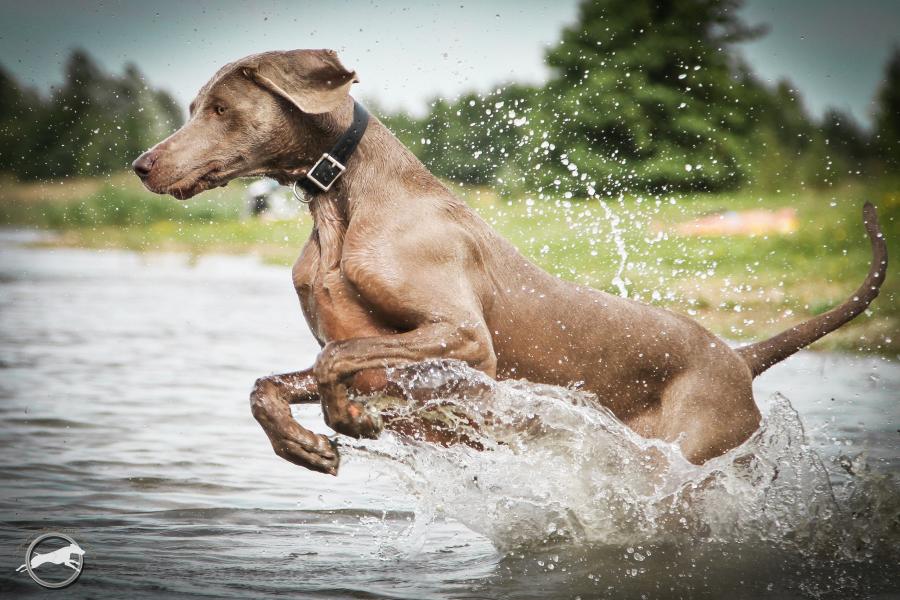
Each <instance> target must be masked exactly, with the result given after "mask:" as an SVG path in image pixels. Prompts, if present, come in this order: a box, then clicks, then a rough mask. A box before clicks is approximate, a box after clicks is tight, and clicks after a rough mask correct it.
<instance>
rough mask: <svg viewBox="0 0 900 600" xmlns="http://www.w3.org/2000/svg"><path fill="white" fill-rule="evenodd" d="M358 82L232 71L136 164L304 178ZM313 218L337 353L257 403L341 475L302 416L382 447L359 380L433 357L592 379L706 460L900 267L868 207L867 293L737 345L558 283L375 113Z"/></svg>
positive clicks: (153, 170)
mask: <svg viewBox="0 0 900 600" xmlns="http://www.w3.org/2000/svg"><path fill="white" fill-rule="evenodd" d="M355 81H356V74H355V73H353V72H351V71H348V70H347V69H346V68H344V66H343V65H341V63H340V61H339V60H338V58H337V55H336V54H335V53H334V52H332V51H328V50H295V51H290V52H266V53H263V54H257V55H253V56H249V57H247V58H244V59H242V60H239V61H237V62H234V63H231V64H229V65H226V66H225V67H223V68H222V69H221V70H220V71H219V72H218V73H216V75H215V76H214V77H213V78H212V80H210V81H209V83H207V84H206V85H205V86H204V87H203V89H201V90H200V93H199V94H198V95H197V98H196V99H195V100H194V101H193V102H192V103H191V114H190V119H189V120H188V122H187V123H186V124H185V125H184V127H182V128H181V129H180V130H178V131H177V132H175V133H174V134H172V135H171V136H170V137H169V138H167V139H166V140H164V141H162V142H160V143H159V144H157V145H156V146H155V147H154V148H152V149H151V150H149V151H148V152H146V153H144V154H143V155H142V156H141V157H140V158H138V159H137V160H136V161H135V163H134V170H135V171H136V172H137V173H138V175H139V176H140V177H141V179H142V180H143V182H144V184H145V185H146V186H147V188H148V189H150V190H151V191H153V192H156V193H161V194H171V195H173V196H175V197H177V198H181V199H184V198H189V197H191V196H193V195H195V194H198V193H199V192H202V191H203V190H206V189H209V188H211V187H214V186H221V185H225V184H226V183H227V182H228V181H230V180H231V179H234V178H236V177H243V176H252V175H268V176H270V177H274V178H275V179H277V180H278V181H280V182H281V183H284V184H289V183H292V182H294V181H296V180H298V179H300V178H301V177H303V176H304V175H305V174H306V172H307V170H308V169H310V168H311V166H312V165H313V164H314V163H315V162H316V160H318V158H319V157H320V156H321V155H322V153H323V152H325V151H326V150H328V149H329V148H330V147H331V145H332V144H333V143H334V141H335V140H336V139H337V138H338V137H339V136H340V135H341V134H342V133H343V132H344V131H345V130H346V129H347V128H348V126H349V124H350V121H351V114H352V106H353V101H352V99H351V98H350V96H349V90H350V86H351V85H352V84H353V83H354V82H355ZM310 210H311V212H312V215H313V220H314V223H315V227H314V229H313V231H312V234H311V235H310V238H309V240H308V241H307V243H306V245H305V246H304V248H303V251H302V253H301V255H300V258H299V259H298V260H297V262H296V264H295V265H294V268H293V278H294V286H295V287H296V290H297V294H298V296H299V297H300V303H301V306H302V308H303V314H304V315H305V317H306V320H307V322H308V323H309V326H310V328H311V329H312V332H313V334H314V335H315V336H316V338H317V339H318V340H319V343H320V344H322V346H323V350H322V352H321V354H320V355H319V357H318V359H317V360H316V364H315V366H314V367H313V368H312V369H307V370H305V371H299V372H296V373H289V374H285V375H277V376H272V377H264V378H261V379H259V380H258V381H257V382H256V386H255V389H254V390H253V393H252V395H251V403H252V409H253V414H254V415H255V416H256V418H257V419H258V420H259V422H260V424H261V425H262V426H263V428H264V429H265V431H266V433H267V434H268V436H269V439H270V440H271V442H272V446H273V448H274V449H275V452H276V453H277V454H278V455H279V456H281V457H282V458H285V459H287V460H289V461H291V462H293V463H296V464H298V465H301V466H304V467H307V468H309V469H313V470H317V471H322V472H326V473H332V474H334V473H336V472H337V468H338V462H339V457H338V454H337V451H336V449H335V448H334V447H333V446H332V445H331V444H330V443H329V441H328V439H327V438H326V437H325V436H324V435H320V434H314V433H312V432H310V431H308V430H306V429H304V428H302V427H301V426H300V425H299V424H298V423H297V422H296V421H295V420H294V419H293V418H292V417H291V412H290V406H289V405H290V404H292V403H301V402H316V401H321V403H322V409H323V413H324V416H325V419H326V422H327V423H328V424H329V426H330V427H332V428H333V429H335V430H336V431H338V432H340V433H343V434H346V435H351V436H356V437H360V436H367V437H373V436H377V435H378V433H379V432H380V430H381V428H382V426H383V424H382V421H381V419H380V417H379V416H378V415H375V414H371V413H370V412H368V411H367V410H366V409H365V407H364V405H362V404H361V403H358V402H357V401H355V400H352V399H350V398H349V397H348V394H347V389H348V386H349V387H350V389H352V390H358V391H362V392H371V391H377V390H379V389H381V388H384V387H385V386H386V385H387V378H386V375H385V370H386V369H387V368H391V367H398V366H404V365H410V364H413V363H417V362H419V361H423V360H427V359H435V358H451V359H458V360H462V361H465V362H466V363H468V364H469V365H471V366H472V367H474V368H476V369H480V370H482V371H484V372H485V373H487V374H489V375H491V376H494V377H499V378H511V377H515V378H526V379H529V380H532V381H535V382H541V383H549V384H557V385H569V384H572V383H573V382H582V384H583V388H584V389H586V390H588V391H591V392H594V393H595V394H597V396H598V397H599V398H600V400H601V402H603V403H604V404H606V405H607V406H609V408H610V409H611V410H612V411H613V412H614V413H615V414H616V416H617V417H618V418H620V419H621V420H622V421H623V422H625V423H626V424H628V425H629V426H630V427H632V428H633V429H634V430H635V431H637V432H638V433H640V434H641V435H644V436H648V437H655V438H662V439H664V440H675V439H676V438H679V437H680V440H681V448H682V450H683V452H684V455H685V456H686V457H687V458H688V459H689V460H691V461H693V462H695V463H701V462H704V461H706V460H708V459H710V458H712V457H715V456H718V455H720V454H722V453H724V452H726V451H728V450H730V449H732V448H734V447H736V446H737V445H739V444H740V443H741V442H743V441H744V440H746V439H747V438H748V437H749V436H750V435H751V434H752V433H753V432H754V431H755V430H756V429H757V427H758V425H759V419H760V413H759V411H758V410H757V407H756V405H755V403H754V400H753V394H752V389H751V381H752V379H753V377H754V376H756V375H759V374H760V373H762V372H763V371H765V370H766V369H767V368H768V367H770V366H772V365H773V364H775V363H777V362H778V361H780V360H783V359H784V358H786V357H787V356H790V355H791V354H793V353H794V352H796V351H797V350H799V349H800V348H802V347H804V346H806V345H808V344H810V343H812V342H813V341H815V340H816V339H818V338H820V337H822V336H823V335H825V334H826V333H828V332H830V331H833V330H835V329H837V328H838V327H840V326H841V325H843V324H844V323H846V322H847V321H849V320H850V319H852V318H853V317H855V316H856V315H858V314H859V313H860V312H862V311H863V310H864V309H865V308H866V306H868V305H869V303H870V302H872V300H873V299H874V298H875V297H876V296H877V294H878V289H879V287H880V285H881V283H882V281H883V279H884V275H885V270H886V267H887V251H886V246H885V243H884V240H883V239H882V235H881V232H880V231H879V228H878V223H877V220H876V215H875V210H874V208H873V207H872V206H871V205H869V204H866V206H865V208H864V210H863V215H864V219H865V226H866V230H867V232H868V234H869V238H870V240H871V244H872V251H873V254H874V259H873V262H872V266H871V269H870V271H869V274H868V277H866V280H865V282H864V283H863V285H862V287H860V288H859V290H857V291H856V293H855V294H854V295H853V296H852V297H851V298H850V299H848V300H847V301H846V302H845V303H844V304H842V305H840V306H838V307H837V308H835V309H833V310H831V311H829V312H827V313H824V314H822V315H819V316H817V317H815V318H813V319H810V320H809V321H807V322H805V323H802V324H800V325H798V326H796V327H794V328H792V329H790V330H788V331H785V332H784V333H782V334H780V335H777V336H775V337H774V338H772V339H770V340H766V341H764V342H760V343H757V344H752V345H750V346H745V347H743V348H738V349H737V350H733V349H731V348H729V347H728V345H727V344H726V343H724V342H723V341H721V340H720V339H719V338H717V337H716V336H714V335H713V334H711V333H710V332H708V331H707V330H705V329H704V328H703V327H701V326H700V325H699V324H697V323H696V322H694V321H692V320H691V319H688V318H687V317H684V316H681V315H678V314H674V313H672V312H669V311H667V310H663V309H660V308H655V307H652V306H646V305H643V304H640V303H637V302H634V301H631V300H627V299H623V298H619V297H617V296H612V295H610V294H606V293H603V292H598V291H595V290H592V289H588V288H586V287H581V286H577V285H574V284H572V283H568V282H565V281H562V280H560V279H557V278H556V277H553V276H551V275H549V274H547V273H545V272H544V271H542V270H541V269H539V268H538V267H537V266H535V265H534V264H532V263H531V262H530V261H529V260H528V259H526V258H525V257H523V256H522V255H521V254H519V252H517V251H516V249H515V248H513V247H512V245H510V244H509V243H508V242H506V241H505V240H504V239H503V238H501V237H500V236H499V235H498V234H497V233H496V232H494V231H493V230H492V229H491V228H490V226H488V225H487V224H486V223H485V222H484V221H483V220H482V219H481V218H479V217H478V216H477V215H476V214H475V213H474V212H473V211H472V210H470V209H469V208H468V207H467V206H466V204H465V203H463V202H461V201H460V200H458V199H457V198H456V197H454V196H453V194H452V193H451V192H450V191H449V190H447V188H445V187H444V186H443V185H442V184H441V183H440V182H439V181H438V180H437V179H436V178H435V177H434V176H433V175H431V173H429V172H428V171H427V170H426V169H425V167H424V166H423V165H422V164H421V163H420V162H419V161H418V160H417V159H416V158H415V157H414V156H413V155H412V154H411V153H410V152H409V150H407V149H406V148H405V147H404V146H403V145H402V144H400V142H398V141H397V139H396V138H395V137H394V136H393V135H391V133H390V132H389V131H388V130H387V129H386V128H385V127H384V126H382V125H381V123H379V122H378V121H377V120H376V119H374V118H372V119H371V120H370V121H369V124H368V129H367V130H366V131H365V135H364V136H363V138H362V140H361V142H360V145H359V147H358V148H357V150H356V153H355V154H354V155H353V156H352V158H351V159H350V161H349V164H348V165H347V170H346V172H345V173H344V175H343V177H341V178H340V179H338V180H337V182H336V183H335V185H334V186H333V187H332V188H331V189H330V190H329V191H327V192H324V193H321V194H317V195H315V196H314V198H313V199H312V202H311V204H310ZM389 425H390V424H389Z"/></svg>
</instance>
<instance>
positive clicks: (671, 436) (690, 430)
mask: <svg viewBox="0 0 900 600" xmlns="http://www.w3.org/2000/svg"><path fill="white" fill-rule="evenodd" d="M737 366H738V367H741V368H734V369H731V370H724V369H723V370H720V371H719V372H718V373H715V374H712V373H707V372H704V371H700V370H696V371H688V372H685V373H683V374H682V375H681V376H679V378H678V379H677V380H676V381H674V382H673V383H672V385H671V386H670V387H669V389H667V390H666V392H665V393H664V398H663V410H662V416H663V420H664V423H665V424H664V426H663V430H662V431H660V432H659V434H660V435H659V437H662V438H663V439H666V440H669V441H674V440H676V439H679V438H680V439H681V451H682V453H683V454H684V457H685V458H687V459H688V460H689V461H691V462H692V463H694V464H703V463H705V462H706V461H708V460H709V459H711V458H715V457H717V456H721V455H722V454H725V453H726V452H728V451H729V450H732V449H734V448H736V447H738V446H740V445H741V444H742V443H744V442H745V441H746V440H747V438H749V437H750V436H751V435H753V433H754V432H755V431H756V430H757V429H758V428H759V422H760V413H759V409H758V408H757V407H756V403H755V402H754V400H753V389H752V384H751V377H750V373H749V372H747V369H746V368H744V367H743V365H737Z"/></svg>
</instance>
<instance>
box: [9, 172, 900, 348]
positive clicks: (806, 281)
mask: <svg viewBox="0 0 900 600" xmlns="http://www.w3.org/2000/svg"><path fill="white" fill-rule="evenodd" d="M243 189H244V188H243V185H242V184H240V183H232V184H231V185H229V186H228V187H227V188H224V189H220V190H214V191H210V192H206V193H204V194H203V195H201V196H200V197H198V198H194V199H192V200H189V201H187V202H186V203H181V202H179V201H177V200H173V199H171V198H168V197H160V196H155V195H153V194H150V193H148V192H146V191H144V190H143V189H142V188H141V187H140V185H139V184H138V182H137V181H136V179H135V178H132V177H114V178H110V179H107V180H104V181H95V180H87V181H80V182H71V183H69V184H66V185H63V186H59V185H55V184H41V185H38V186H34V185H32V186H25V185H21V184H16V183H13V182H0V223H3V224H6V225H17V226H28V227H38V228H42V229H48V230H53V231H55V232H57V233H58V234H59V235H58V237H57V238H56V241H55V242H54V243H58V244H63V245H73V246H83V247H120V248H130V249H134V250H139V251H168V250H176V251H186V252H191V253H194V254H201V253H206V252H232V253H246V252H253V253H256V254H258V255H260V256H262V257H263V258H264V259H265V260H266V261H269V262H273V263H277V264H284V265H288V264H290V263H291V262H293V260H294V259H295V258H296V256H297V254H298V253H299V250H300V247H301V246H302V244H303V242H304V240H305V239H306V237H307V235H308V234H309V231H310V228H311V226H312V223H311V220H310V218H309V216H308V215H307V214H306V213H305V212H304V213H303V214H302V215H301V216H300V217H299V218H297V219H296V220H293V221H289V222H265V221H257V220H241V219H240V218H239V215H240V208H241V202H242V197H243ZM455 189H456V191H457V192H458V193H459V194H460V195H461V196H462V197H464V198H465V199H466V201H467V202H469V204H470V205H471V206H473V207H474V208H475V209H476V210H477V211H478V212H479V213H480V214H481V215H482V216H483V217H484V218H485V219H486V220H487V221H488V222H489V223H491V224H492V225H493V226H494V227H495V228H496V229H497V230H498V231H499V232H500V233H501V234H502V235H504V236H505V237H506V238H507V239H509V240H510V241H511V242H512V243H513V244H515V245H516V246H517V247H518V248H519V249H520V250H521V251H522V252H523V253H524V254H525V255H527V256H529V257H530V258H532V259H533V260H535V261H536V262H537V263H538V264H540V265H541V266H542V267H544V268H545V269H547V270H548V271H550V272H552V273H554V274H556V275H559V276H560V277H564V278H567V279H571V280H574V281H578V282H580V283H584V284H587V285H592V286H594V287H597V288H599V289H604V290H606V291H609V292H611V293H618V289H617V287H616V286H614V285H613V284H612V281H613V278H614V277H615V276H616V274H617V270H618V267H619V264H620V257H619V254H618V252H619V251H618V249H617V239H618V240H619V241H620V242H621V243H622V244H623V246H624V248H625V250H626V252H627V259H626V264H625V266H624V268H623V271H622V278H623V279H624V281H625V284H626V287H627V289H628V293H629V295H630V296H631V297H634V298H637V299H639V300H641V301H644V302H648V303H651V304H656V305H660V306H665V307H668V308H671V309H673V310H677V311H679V312H683V313H686V314H689V315H691V316H693V317H694V318H696V319H698V320H700V321H701V322H702V323H703V324H704V325H706V326H707V327H709V328H710V329H712V330H714V331H716V332H717V333H719V334H722V335H725V336H727V337H729V338H732V339H753V338H761V337H765V336H768V335H771V334H773V333H775V332H777V331H780V330H782V329H784V328H786V327H789V326H790V325H792V324H794V323H796V322H799V321H801V320H803V319H806V318H809V317H810V316H813V315H816V314H820V313H822V312H824V311H826V310H828V309H830V308H831V307H833V306H835V305H837V304H839V303H840V302H841V301H843V300H844V299H845V298H846V297H847V296H849V295H850V294H851V292H852V291H853V290H855V289H856V288H857V287H858V286H859V284H860V283H861V282H862V279H863V277H864V276H865V273H866V271H867V269H868V265H869V260H870V251H869V244H868V241H867V239H866V236H865V232H864V230H863V226H862V222H861V208H862V204H863V202H864V200H866V199H868V200H871V201H873V202H875V203H876V205H877V206H878V208H879V214H880V217H881V222H882V227H883V229H884V232H885V235H886V238H887V241H888V246H889V252H890V254H892V256H894V257H898V256H900V243H898V239H900V235H898V234H900V185H896V186H892V185H890V184H888V183H880V184H878V185H872V186H865V187H864V186H862V185H860V184H856V185H848V186H845V187H843V188H841V189H837V190H830V191H801V192H794V193H790V192H782V193H779V194H774V195H765V196H763V195H761V194H757V193H752V192H737V193H731V194H718V195H696V196H692V197H668V196H666V197H660V198H655V197H643V198H636V197H631V198H625V199H621V200H620V199H610V200H608V201H607V202H606V209H608V210H609V215H607V210H606V209H604V206H603V204H601V203H600V202H597V201H578V200H568V201H566V200H562V199H559V200H549V201H548V200H538V199H536V198H535V199H533V200H531V201H529V200H528V199H521V200H516V201H512V202H508V201H504V200H500V199H499V198H498V197H497V196H496V195H495V194H494V193H493V192H492V191H490V190H487V189H473V188H455ZM785 206H792V207H794V208H796V209H797V212H798V217H799V229H798V230H797V231H796V232H794V233H793V234H788V235H769V236H757V237H682V236H678V235H675V234H674V233H673V226H674V225H675V224H676V223H678V222H681V221H684V220H686V219H689V218H691V217H694V216H698V215H703V214H706V213H710V212H714V211H720V210H745V209H750V208H766V209H773V210H774V209H778V208H782V207H785ZM610 217H613V218H618V219H620V223H619V225H618V229H619V230H620V232H619V234H618V235H615V234H614V232H613V231H612V226H611V218H610ZM895 260H896V259H895ZM897 275H898V273H897V269H896V268H893V269H891V270H890V271H889V274H888V278H887V281H886V283H885V286H884V289H883V292H882V295H881V296H880V297H879V298H878V300H876V302H875V303H874V304H873V306H872V308H871V309H870V310H869V311H867V312H866V313H865V314H864V315H862V316H860V317H858V318H857V319H856V320H855V321H854V322H853V323H852V324H851V325H850V326H847V327H844V328H842V329H841V330H840V331H839V332H836V333H834V334H832V335H830V336H828V337H826V338H825V339H824V340H822V341H821V342H819V343H817V344H816V347H818V348H828V349H845V350H854V351H864V352H877V353H882V354H886V355H891V356H896V355H897V354H898V353H900V309H898V308H897V302H896V300H897V297H898V294H900V281H898V277H897Z"/></svg>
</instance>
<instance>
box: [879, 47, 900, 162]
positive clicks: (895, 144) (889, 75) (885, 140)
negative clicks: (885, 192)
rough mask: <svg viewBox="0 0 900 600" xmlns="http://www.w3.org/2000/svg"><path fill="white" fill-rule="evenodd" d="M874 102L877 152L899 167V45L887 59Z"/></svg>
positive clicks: (886, 160)
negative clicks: (882, 79)
mask: <svg viewBox="0 0 900 600" xmlns="http://www.w3.org/2000/svg"><path fill="white" fill-rule="evenodd" d="M875 102H876V112H875V137H876V140H877V144H878V149H879V154H880V155H881V157H882V158H883V159H884V160H885V162H887V163H888V164H889V165H891V166H894V167H900V46H898V47H895V48H894V51H893V53H892V54H891V57H890V58H889V59H888V63H887V66H886V67H885V75H884V81H883V82H882V84H881V87H880V88H879V90H878V94H877V96H876V98H875Z"/></svg>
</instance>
